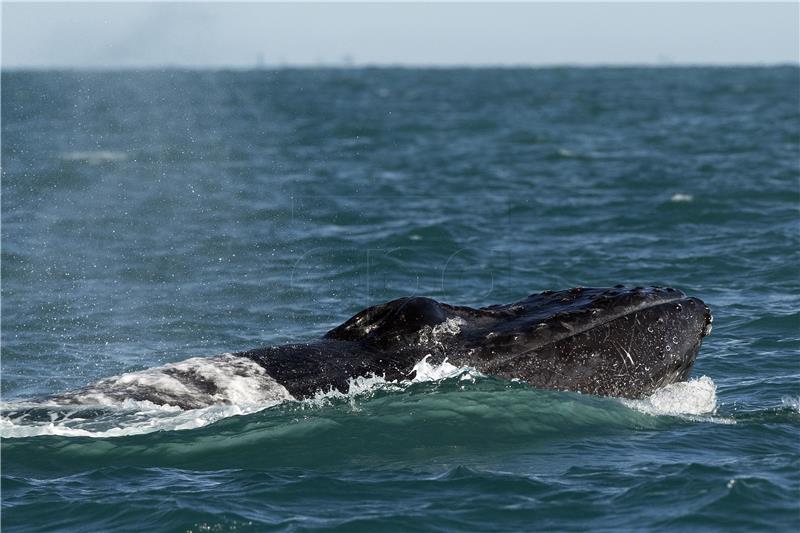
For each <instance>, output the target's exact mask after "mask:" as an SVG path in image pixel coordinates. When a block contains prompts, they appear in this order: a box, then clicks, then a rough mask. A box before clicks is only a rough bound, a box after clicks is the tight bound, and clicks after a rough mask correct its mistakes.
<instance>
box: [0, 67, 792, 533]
mask: <svg viewBox="0 0 800 533" xmlns="http://www.w3.org/2000/svg"><path fill="white" fill-rule="evenodd" d="M799 106H800V69H798V68H796V67H784V68H777V67H776V68H730V69H729V68H643V69H638V68H623V69H612V68H554V69H472V70H458V69H432V70H416V69H327V70H326V69H308V70H292V69H287V70H275V71H268V70H259V71H249V72H245V71H182V70H167V71H142V72H125V71H114V72H112V71H109V72H102V71H93V72H56V71H41V72H23V71H4V72H3V73H2V389H1V391H2V405H1V406H0V407H2V417H0V434H1V435H2V437H3V438H2V527H3V530H4V531H10V532H11V531H45V530H46V531H90V530H91V531H143V530H158V531H162V530H163V531H297V530H308V529H333V530H339V531H523V530H561V531H577V530H581V531H583V530H592V531H612V530H613V531H617V530H693V531H694V530H712V531H732V530H742V531H746V530H753V531H759V530H773V531H797V529H798V527H800V359H799V358H798V357H799V356H800V269H799V268H800V267H799V266H800V109H799ZM617 283H626V284H632V285H651V284H657V285H669V286H674V287H677V288H680V289H682V290H684V291H686V292H687V293H689V294H691V295H693V296H698V297H700V298H702V299H703V300H704V301H706V303H707V304H708V305H709V306H710V307H711V309H712V311H713V313H714V317H715V321H714V330H713V333H712V335H711V336H710V337H708V338H707V339H706V340H705V342H704V346H703V349H702V350H701V352H700V356H699V358H698V360H697V363H696V366H695V369H694V371H693V375H692V378H691V381H690V382H689V383H686V384H678V385H673V386H670V387H668V388H667V389H664V390H661V391H658V392H657V393H656V394H654V395H653V396H652V397H650V398H647V399H644V400H639V401H622V400H619V399H614V398H598V397H592V396H588V395H580V394H574V393H569V392H555V391H540V390H535V389H532V388H529V387H527V386H525V385H523V384H520V383H514V382H507V381H502V380H499V379H495V378H491V377H487V376H481V375H480V374H477V373H476V372H474V371H472V370H471V369H469V368H455V367H452V366H448V365H439V366H436V365H430V364H428V363H427V362H422V363H421V364H420V366H419V368H418V372H417V378H416V379H414V380H409V381H408V382H403V383H386V382H385V381H383V380H382V379H380V378H375V377H367V376H364V377H362V378H363V379H358V380H354V381H353V382H352V384H351V386H350V389H349V390H347V391H321V392H320V394H318V395H317V396H316V397H315V398H314V399H312V400H307V401H303V402H298V401H293V400H286V401H282V400H283V399H282V398H272V397H271V398H261V397H254V396H252V395H251V394H249V391H250V389H248V388H247V384H246V383H244V384H243V383H241V382H230V383H229V384H228V388H227V389H226V391H227V392H226V394H228V396H227V399H228V400H230V401H229V403H227V404H223V405H213V406H211V407H202V408H198V409H189V410H181V409H178V408H170V407H159V406H156V405H153V404H147V403H146V402H141V401H135V400H132V399H131V400H125V401H108V402H105V403H104V404H98V405H88V406H80V407H65V406H58V405H43V406H42V405H38V406H37V405H34V404H31V400H32V399H37V398H39V399H40V398H42V397H45V396H47V395H52V394H58V393H63V392H65V391H68V390H72V389H76V388H80V387H83V386H85V385H87V384H90V383H93V382H96V381H98V380H101V379H104V378H109V377H110V376H119V375H123V376H126V379H128V378H130V376H138V375H141V374H131V373H135V372H140V373H141V372H144V373H145V374H146V373H147V372H148V370H147V369H149V368H152V367H157V366H162V365H167V364H172V363H178V362H180V361H184V360H186V359H189V358H193V357H198V356H219V354H223V353H225V352H231V351H237V350H245V349H250V348H254V347H258V346H262V345H268V344H280V343H285V342H298V341H303V340H307V339H312V338H315V337H318V336H319V335H321V334H323V333H324V332H325V331H327V330H328V329H330V328H331V327H333V326H335V325H337V324H339V323H341V322H343V321H344V320H345V319H347V318H348V317H349V316H351V315H352V314H354V313H355V312H357V311H359V310H361V309H362V308H364V307H367V306H368V305H373V304H376V303H380V302H382V301H386V300H389V299H392V298H396V297H400V296H408V295H425V296H430V297H433V298H437V299H439V300H442V301H445V302H448V303H455V304H463V305H473V306H482V305H489V304H492V303H506V302H510V301H513V300H516V299H520V298H523V297H525V296H526V295H528V294H530V293H532V292H537V291H541V290H545V289H561V288H567V287H571V286H576V285H581V286H607V285H614V284H617Z"/></svg>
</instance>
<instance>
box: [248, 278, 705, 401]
mask: <svg viewBox="0 0 800 533" xmlns="http://www.w3.org/2000/svg"><path fill="white" fill-rule="evenodd" d="M711 320H712V317H711V313H710V311H709V309H708V307H707V306H706V305H705V303H703V302H702V301H701V300H699V299H697V298H690V297H687V296H686V295H685V294H684V293H683V292H681V291H679V290H676V289H672V288H661V287H649V288H644V287H635V288H626V287H624V286H622V285H617V286H616V287H613V288H580V287H577V288H573V289H568V290H563V291H545V292H542V293H538V294H532V295H530V296H528V297H527V298H525V299H524V300H520V301H518V302H515V303H511V304H505V305H490V306H488V307H482V308H479V309H474V308H471V307H463V306H454V305H448V304H443V303H440V302H437V301H436V300H433V299H430V298H424V297H419V296H415V297H409V298H400V299H397V300H392V301H390V302H387V303H384V304H380V305H376V306H373V307H370V308H368V309H365V310H363V311H361V312H360V313H358V314H356V315H355V316H353V317H352V318H350V319H349V320H347V321H346V322H345V323H343V324H342V325H340V326H338V327H336V328H334V329H332V330H331V331H329V332H328V333H326V334H325V335H324V336H323V337H322V338H321V339H319V340H316V341H313V342H310V343H304V344H288V345H284V346H272V347H266V348H259V349H255V350H250V351H247V352H240V353H237V354H236V355H239V356H242V357H247V358H249V359H251V360H253V361H255V362H257V363H258V364H259V365H261V366H262V367H263V368H264V369H265V370H266V372H267V373H268V374H269V375H270V376H272V377H273V378H274V379H275V380H277V381H278V382H279V383H281V384H282V385H283V386H284V387H286V389H287V390H288V391H289V392H290V393H291V394H292V395H293V396H294V397H296V398H307V397H309V396H313V395H314V394H315V393H316V392H318V391H326V390H329V389H331V388H335V389H339V390H342V391H346V390H347V388H348V383H349V381H350V379H352V378H355V377H358V376H367V375H372V374H374V375H378V376H383V377H384V378H385V379H387V380H402V379H408V378H411V377H413V367H414V365H415V364H416V363H417V362H419V361H420V360H421V359H422V358H423V357H424V356H426V355H428V354H431V355H432V357H433V360H434V361H442V360H443V359H444V357H447V358H448V359H449V361H450V362H451V363H452V364H454V365H457V366H470V367H473V368H475V369H476V370H478V371H480V372H482V373H484V374H487V375H492V376H498V377H501V378H507V379H519V380H522V381H524V382H526V383H528V384H530V385H532V386H534V387H538V388H544V389H556V390H568V391H575V392H581V393H587V394H595V395H601V396H618V397H625V398H641V397H644V396H647V395H649V394H651V393H652V392H653V391H655V390H656V389H658V388H659V387H662V386H664V385H668V384H670V383H674V382H677V381H685V380H686V379H687V378H688V375H689V372H690V371H691V368H692V365H693V364H694V360H695V357H696V356H697V353H698V351H699V350H700V346H701V344H702V340H703V337H705V336H706V335H707V334H708V333H710V330H711ZM454 325H455V326H456V327H453V326H454Z"/></svg>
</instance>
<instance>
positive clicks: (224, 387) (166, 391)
mask: <svg viewBox="0 0 800 533" xmlns="http://www.w3.org/2000/svg"><path fill="white" fill-rule="evenodd" d="M120 394H124V395H126V396H128V397H136V396H138V397H152V398H158V399H159V400H160V403H162V404H165V405H181V404H189V405H194V406H197V407H207V406H209V405H213V404H246V403H264V402H274V403H279V402H281V401H283V400H285V399H288V398H291V397H292V396H291V395H290V394H289V391H288V390H286V388H285V387H284V386H283V385H281V384H280V383H278V382H277V381H275V380H274V379H272V377H271V376H269V375H268V374H267V373H266V371H265V370H264V368H263V367H262V366H261V365H259V364H258V363H256V362H255V361H252V360H250V359H247V358H245V357H238V356H235V355H233V354H229V353H227V354H222V355H219V356H216V357H193V358H191V359H186V360H184V361H180V362H177V363H170V364H167V365H163V366H159V367H154V368H148V369H146V370H140V371H138V372H128V373H126V374H122V375H119V376H113V377H110V378H106V379H103V380H101V381H98V382H97V383H95V384H94V385H92V386H90V387H86V388H84V389H79V390H78V391H75V392H74V393H72V394H69V395H64V396H63V397H64V399H67V400H68V401H69V403H72V404H92V405H114V404H117V403H119V401H120V400H119V396H120Z"/></svg>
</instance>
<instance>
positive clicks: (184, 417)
mask: <svg viewBox="0 0 800 533" xmlns="http://www.w3.org/2000/svg"><path fill="white" fill-rule="evenodd" d="M136 398H150V400H147V399H136ZM291 399H294V398H293V396H292V395H291V394H289V391H288V390H286V388H285V387H284V386H283V385H281V384H280V383H278V382H277V381H275V380H274V379H273V378H272V377H271V376H269V375H268V374H267V373H266V372H265V371H264V368H263V367H261V366H260V365H258V364H257V363H255V362H254V361H251V360H250V359H246V358H244V357H238V356H235V355H232V354H223V355H220V356H216V357H194V358H191V359H186V360H185V361H180V362H177V363H171V364H167V365H163V366H160V367H154V368H148V369H146V370H141V371H138V372H129V373H126V374H121V375H119V376H113V377H110V378H106V379H103V380H101V381H98V382H97V383H94V384H92V385H90V386H88V387H84V388H83V389H78V390H76V391H71V392H68V393H65V394H62V395H60V396H57V397H54V398H51V399H49V400H47V401H45V402H7V403H3V404H2V405H0V408H1V409H2V411H3V413H2V417H0V436H2V437H3V438H8V437H29V436H37V435H62V436H82V437H121V436H127V435H137V434H142V433H150V432H153V431H172V430H181V429H194V428H198V427H203V426H206V425H208V424H211V423H213V422H216V421H217V420H221V419H223V418H227V417H230V416H235V415H246V414H250V413H255V412H257V411H261V410H262V409H266V408H268V407H272V406H274V405H277V404H279V403H281V402H283V401H285V400H291ZM151 400H157V402H156V401H151ZM170 402H171V403H170ZM176 404H181V405H184V406H188V407H189V408H187V409H182V408H181V407H178V406H177V405H176ZM36 411H39V412H40V413H41V412H46V413H47V415H48V416H47V419H42V418H43V417H42V416H41V414H40V415H39V416H38V417H37V416H36V415H35V414H32V413H34V412H36ZM92 411H95V414H90V415H87V414H86V413H91V412H92Z"/></svg>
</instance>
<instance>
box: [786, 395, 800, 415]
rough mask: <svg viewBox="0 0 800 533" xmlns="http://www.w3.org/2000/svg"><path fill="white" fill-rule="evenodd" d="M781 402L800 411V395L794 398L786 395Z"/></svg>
mask: <svg viewBox="0 0 800 533" xmlns="http://www.w3.org/2000/svg"><path fill="white" fill-rule="evenodd" d="M781 403H782V404H783V406H784V407H787V408H789V409H791V410H792V411H794V412H795V413H800V396H796V397H794V398H793V397H791V396H784V397H783V398H781Z"/></svg>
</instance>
